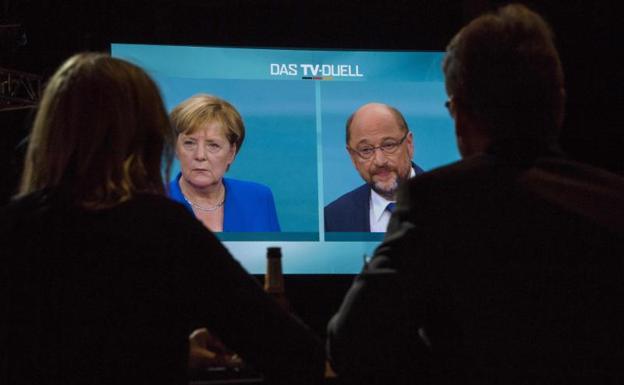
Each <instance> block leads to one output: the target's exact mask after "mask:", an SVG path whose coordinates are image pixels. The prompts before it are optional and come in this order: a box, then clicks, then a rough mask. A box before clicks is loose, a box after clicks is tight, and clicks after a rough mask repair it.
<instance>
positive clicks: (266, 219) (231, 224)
mask: <svg viewBox="0 0 624 385" xmlns="http://www.w3.org/2000/svg"><path fill="white" fill-rule="evenodd" d="M181 175H182V174H178V176H177V177H176V178H175V179H174V180H173V181H171V183H169V197H170V198H171V199H173V200H174V201H177V202H180V203H182V204H183V205H184V206H185V207H186V208H187V209H188V210H189V211H191V212H193V209H192V208H191V205H189V203H188V202H187V201H186V200H185V199H184V196H183V195H182V190H180V184H179V183H178V182H179V180H180V177H181ZM223 185H224V186H225V203H224V206H223V231H224V232H277V231H280V225H279V221H278V220H277V211H276V210H275V201H274V200H273V193H272V192H271V190H270V189H269V188H268V187H267V186H265V185H262V184H259V183H255V182H247V181H242V180H236V179H230V178H223Z"/></svg>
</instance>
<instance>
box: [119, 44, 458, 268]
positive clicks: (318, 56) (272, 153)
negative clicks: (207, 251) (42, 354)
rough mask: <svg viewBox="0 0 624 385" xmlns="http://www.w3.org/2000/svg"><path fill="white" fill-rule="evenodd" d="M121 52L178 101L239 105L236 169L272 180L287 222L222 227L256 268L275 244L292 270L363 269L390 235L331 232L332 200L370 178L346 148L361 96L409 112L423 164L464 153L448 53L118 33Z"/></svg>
mask: <svg viewBox="0 0 624 385" xmlns="http://www.w3.org/2000/svg"><path fill="white" fill-rule="evenodd" d="M111 53H112V55H113V56H115V57H119V58H123V59H126V60H129V61H131V62H133V63H135V64H137V65H139V66H141V67H142V68H144V69H145V70H146V71H147V72H148V73H149V74H150V75H151V76H152V77H153V78H154V80H155V81H156V82H157V84H158V85H159V87H160V90H161V92H162V96H163V99H164V101H165V105H166V107H167V109H168V110H169V111H170V110H171V109H172V108H173V107H174V106H176V105H177V104H178V103H180V102H181V101H183V100H185V99H187V98H188V97H190V96H192V95H194V94H198V93H208V94H212V95H217V96H219V97H221V98H223V99H225V100H227V101H229V102H230V103H232V104H233V105H234V106H235V107H236V108H237V109H238V111H239V112H240V113H241V115H242V117H243V120H244V122H245V127H246V137H245V142H244V144H243V146H242V147H241V151H240V153H239V154H238V155H237V157H236V160H235V161H234V163H233V165H232V167H231V168H230V169H229V171H228V173H227V176H228V177H232V178H236V179H242V180H249V181H255V182H259V183H262V184H264V185H266V186H268V187H269V188H270V189H271V191H272V192H273V196H274V198H275V204H276V209H277V214H278V218H279V223H280V226H281V232H274V233H251V232H250V233H247V232H246V233H226V232H223V233H218V236H219V238H220V239H221V240H222V241H223V242H224V243H225V245H226V247H227V248H228V249H229V250H230V251H231V253H232V254H233V255H234V256H235V257H236V258H237V259H238V260H239V261H240V262H241V263H242V265H243V266H244V267H245V268H246V269H247V270H248V271H250V272H251V273H254V274H260V273H263V272H264V271H265V268H266V267H265V264H266V260H265V250H266V248H267V247H268V246H280V247H281V248H282V253H283V255H284V258H283V266H284V272H285V273H286V274H353V273H357V272H359V271H360V270H361V267H362V263H363V259H364V257H365V256H367V255H371V254H372V252H373V250H374V249H375V247H376V246H377V245H378V244H379V242H380V241H381V240H382V238H383V233H326V232H325V229H324V225H323V223H324V221H323V215H324V213H323V208H324V207H325V206H326V205H327V204H328V203H330V202H332V201H333V200H335V199H336V198H337V197H339V196H341V195H342V194H344V193H346V192H348V191H351V190H353V189H354V188H356V187H357V186H360V185H362V184H363V181H362V179H361V177H360V176H359V174H358V173H357V171H356V170H355V169H354V166H353V164H352V162H351V160H350V158H349V154H348V153H347V151H346V149H345V122H346V120H347V118H348V117H349V116H350V115H351V114H352V113H353V112H354V111H355V110H356V109H357V108H358V107H360V106H361V105H363V104H365V103H369V102H381V103H386V104H389V105H392V106H394V107H395V108H397V109H398V110H399V111H401V112H402V114H403V115H404V117H405V119H406V121H407V123H408V126H409V129H410V131H411V132H412V133H413V138H414V145H415V152H414V159H413V161H414V162H415V163H416V164H417V165H419V166H420V167H421V168H422V169H424V170H425V171H426V170H430V169H432V168H435V167H438V166H441V165H444V164H447V163H450V162H453V161H455V160H457V159H459V154H458V152H457V148H456V144H455V138H454V134H453V126H452V121H451V119H450V118H449V116H448V113H447V111H446V110H445V108H444V102H445V100H446V94H445V91H444V83H443V75H442V70H441V61H442V57H443V53H442V52H432V51H356V50H316V49H314V50H313V49H260V48H233V47H199V46H171V45H138V44H112V46H111ZM178 169H179V166H178V165H177V164H174V171H173V173H172V176H173V175H176V174H177V171H178Z"/></svg>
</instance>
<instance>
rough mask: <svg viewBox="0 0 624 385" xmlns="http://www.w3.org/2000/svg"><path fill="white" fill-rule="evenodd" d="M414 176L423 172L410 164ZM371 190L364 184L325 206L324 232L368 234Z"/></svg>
mask: <svg viewBox="0 0 624 385" xmlns="http://www.w3.org/2000/svg"><path fill="white" fill-rule="evenodd" d="M412 168H413V169H414V172H415V173H416V175H418V174H422V173H423V170H422V169H421V168H420V167H418V166H417V165H415V164H414V163H412ZM370 195H371V188H370V186H369V185H368V184H367V183H366V184H363V185H361V186H360V187H358V188H356V189H355V190H352V191H350V192H348V193H346V194H344V195H342V196H341V197H340V198H338V199H336V200H335V201H333V202H332V203H330V204H328V205H327V206H325V210H324V212H325V231H326V232H333V231H335V232H339V231H342V232H365V233H366V232H370V218H369V214H370Z"/></svg>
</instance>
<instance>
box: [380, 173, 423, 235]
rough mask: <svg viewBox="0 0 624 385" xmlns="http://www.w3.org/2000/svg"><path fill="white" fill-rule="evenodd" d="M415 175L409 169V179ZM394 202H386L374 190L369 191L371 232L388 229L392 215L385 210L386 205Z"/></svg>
mask: <svg viewBox="0 0 624 385" xmlns="http://www.w3.org/2000/svg"><path fill="white" fill-rule="evenodd" d="M415 175H416V171H414V168H413V167H412V168H411V171H410V178H413V177H414V176H415ZM391 202H395V201H394V200H391V201H390V200H387V199H386V198H384V197H382V196H381V195H379V194H378V193H377V192H376V191H375V190H373V189H371V197H370V214H369V218H370V229H371V232H385V231H386V229H387V228H388V222H390V216H391V215H392V214H391V213H390V212H389V211H387V210H386V207H387V206H388V203H391Z"/></svg>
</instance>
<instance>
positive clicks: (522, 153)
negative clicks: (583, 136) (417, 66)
mask: <svg viewBox="0 0 624 385" xmlns="http://www.w3.org/2000/svg"><path fill="white" fill-rule="evenodd" d="M443 69H444V75H445V84H446V90H447V93H448V102H447V107H448V108H449V112H450V115H451V117H452V119H453V120H454V123H455V133H456V137H457V144H458V146H459V149H460V152H461V154H462V158H463V159H462V160H461V161H459V162H456V163H453V164H451V165H448V166H445V167H441V168H439V169H436V170H432V171H430V172H428V173H425V174H423V175H421V176H419V177H418V178H414V179H412V180H410V181H408V182H407V183H406V184H405V186H404V187H403V188H402V189H401V190H400V192H399V194H398V197H397V209H396V211H395V212H394V214H393V215H392V219H391V221H390V225H389V227H388V233H387V234H386V237H385V239H384V241H383V243H382V244H381V245H380V246H379V247H378V248H377V250H376V251H375V255H374V256H373V258H372V259H371V261H370V263H368V265H367V266H365V267H364V269H363V271H362V272H361V273H360V275H359V276H358V277H357V278H356V279H355V281H354V283H353V286H352V287H351V289H350V290H349V292H348V293H347V296H346V298H345V300H344V302H343V304H342V306H341V308H340V310H339V312H338V313H337V314H336V315H335V316H334V318H332V320H331V322H330V324H329V327H328V341H329V354H330V358H331V361H332V366H333V367H334V369H335V370H336V371H337V372H338V375H339V377H341V379H344V382H345V383H354V384H356V383H367V384H375V383H379V384H395V385H397V384H421V383H426V384H438V385H439V384H462V385H469V384H475V385H476V384H479V385H484V384H577V383H582V384H616V383H617V384H620V383H622V380H623V379H624V366H622V362H624V349H622V347H623V346H624V328H623V327H622V325H624V301H623V300H622V299H623V298H624V269H622V266H623V263H624V179H623V178H622V177H621V176H618V175H615V174H612V173H609V172H607V171H604V170H600V169H597V168H594V167H592V166H588V165H584V164H580V163H577V162H575V161H572V160H570V159H567V158H566V157H565V156H563V154H562V153H561V152H560V151H559V150H558V149H557V147H558V146H557V138H558V135H559V131H560V127H561V126H562V121H563V109H564V98H565V91H564V81H563V80H564V78H563V72H562V66H561V62H560V60H559V55H558V53H557V50H556V48H555V44H554V39H553V36H552V33H551V31H550V28H549V27H548V25H547V24H546V22H545V21H544V20H543V19H542V18H541V17H540V16H539V15H538V14H536V13H534V12H532V11H530V10H529V9H527V8H526V7H524V6H521V5H510V6H506V7H503V8H501V9H500V10H498V11H497V12H495V13H491V14H486V15H483V16H481V17H479V18H477V19H475V20H473V21H472V22H471V23H470V24H468V25H467V26H466V27H464V28H463V29H462V30H461V31H460V32H459V33H458V34H457V35H455V37H454V38H453V39H452V40H451V42H450V44H449V45H448V47H447V52H446V57H445V59H444V65H443ZM589 129H595V127H592V128H589ZM592 133H594V131H592Z"/></svg>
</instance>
